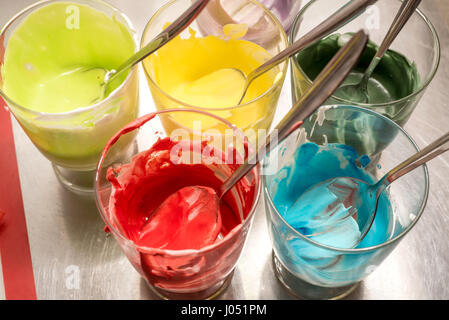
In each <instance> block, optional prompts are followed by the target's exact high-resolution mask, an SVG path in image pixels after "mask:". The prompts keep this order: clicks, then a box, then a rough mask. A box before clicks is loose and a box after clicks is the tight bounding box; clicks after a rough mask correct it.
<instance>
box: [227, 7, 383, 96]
mask: <svg viewBox="0 0 449 320" xmlns="http://www.w3.org/2000/svg"><path fill="white" fill-rule="evenodd" d="M376 1H377V0H353V1H350V2H349V3H347V4H346V5H344V6H343V7H342V8H340V9H339V10H338V11H337V12H336V13H334V14H333V15H331V16H330V17H328V18H327V19H326V20H325V21H324V22H322V23H321V24H319V25H318V26H317V27H315V28H314V29H312V30H311V31H310V32H308V33H307V34H306V35H304V36H303V37H302V38H300V39H298V40H297V41H295V43H293V44H292V45H291V46H289V47H288V48H287V49H285V50H283V51H281V52H280V53H278V54H277V55H276V56H274V57H273V58H271V59H270V60H268V61H267V62H265V63H264V64H263V65H261V66H260V67H258V68H257V69H255V70H254V71H252V72H251V73H250V74H248V76H246V75H245V73H244V72H243V71H241V70H239V69H234V68H232V69H233V70H235V71H236V72H239V73H240V74H241V76H242V77H243V79H244V81H245V84H244V86H243V92H242V96H241V98H240V100H239V102H238V105H240V104H241V103H242V101H243V99H244V98H245V95H246V93H247V91H248V88H249V86H250V85H251V83H252V82H253V81H254V80H255V79H257V78H258V77H259V76H261V75H262V74H264V73H265V72H267V71H269V70H270V69H272V68H273V67H275V66H277V65H278V64H280V63H281V62H283V61H284V60H286V59H288V58H290V57H291V56H293V55H294V54H296V53H298V52H299V51H301V50H302V49H304V48H306V47H307V46H309V45H311V44H312V43H314V42H316V41H318V40H320V39H321V38H323V37H325V36H327V35H328V34H330V33H331V32H332V31H334V30H336V29H338V28H340V27H341V26H343V25H344V24H346V23H347V22H348V21H349V20H350V18H353V17H354V16H356V15H357V14H359V13H361V12H362V11H363V10H364V9H365V8H366V7H368V6H369V5H372V4H374V3H375V2H376Z"/></svg>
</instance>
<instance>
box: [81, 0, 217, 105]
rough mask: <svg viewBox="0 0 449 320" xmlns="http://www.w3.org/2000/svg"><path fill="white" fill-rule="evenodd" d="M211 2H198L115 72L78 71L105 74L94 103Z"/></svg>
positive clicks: (96, 68) (199, 0)
mask: <svg viewBox="0 0 449 320" xmlns="http://www.w3.org/2000/svg"><path fill="white" fill-rule="evenodd" d="M209 1H210V0H198V1H196V2H195V3H194V4H193V5H191V6H190V7H189V8H188V9H187V10H186V11H185V12H184V13H183V14H182V15H181V16H180V17H179V18H178V19H176V20H175V21H174V22H173V23H172V24H170V25H169V26H168V27H167V28H166V29H164V30H163V31H162V32H161V33H160V34H159V35H157V36H156V37H155V38H154V39H153V40H151V41H150V42H149V43H148V44H147V45H146V46H145V47H143V48H142V49H140V50H139V51H138V52H137V53H135V54H134V55H133V56H131V57H130V58H129V59H128V60H126V61H125V62H124V63H123V64H122V65H121V66H119V67H118V68H117V69H114V70H107V69H105V68H100V67H95V68H92V67H82V68H79V69H78V70H77V72H95V73H96V74H97V73H98V72H104V74H105V75H104V81H103V83H101V88H100V89H101V91H100V92H101V93H100V96H99V97H98V99H94V100H93V101H92V103H95V102H98V101H101V100H103V99H104V97H105V95H106V90H107V87H108V85H109V84H110V83H111V82H112V81H113V80H114V79H116V78H117V77H118V76H119V75H121V74H122V73H123V72H125V71H127V70H129V69H130V68H132V67H133V66H135V65H136V64H137V63H139V62H140V61H142V60H143V59H145V58H146V57H148V56H149V55H150V54H152V53H153V52H155V51H156V50H158V49H160V48H161V47H162V46H164V45H165V44H166V43H167V42H169V41H170V40H172V39H173V38H175V37H176V36H177V35H178V34H180V33H181V32H182V31H183V30H184V29H185V28H186V27H188V26H189V25H190V24H191V23H192V22H193V20H195V18H196V17H197V16H198V15H199V14H200V13H201V11H202V10H203V9H204V8H205V7H206V6H207V4H208V3H209Z"/></svg>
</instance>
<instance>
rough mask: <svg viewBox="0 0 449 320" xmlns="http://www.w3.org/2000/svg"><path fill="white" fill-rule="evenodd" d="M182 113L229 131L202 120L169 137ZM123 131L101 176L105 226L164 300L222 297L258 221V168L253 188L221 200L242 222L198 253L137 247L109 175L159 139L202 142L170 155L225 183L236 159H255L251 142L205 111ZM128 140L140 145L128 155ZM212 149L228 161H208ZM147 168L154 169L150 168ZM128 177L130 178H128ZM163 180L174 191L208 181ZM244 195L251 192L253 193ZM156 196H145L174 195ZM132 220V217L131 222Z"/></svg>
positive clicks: (153, 118) (149, 120) (167, 113)
mask: <svg viewBox="0 0 449 320" xmlns="http://www.w3.org/2000/svg"><path fill="white" fill-rule="evenodd" d="M180 113H183V114H184V116H186V115H189V116H196V117H197V118H198V119H202V120H204V121H206V123H207V122H209V121H218V122H220V123H222V124H223V125H225V126H226V127H227V130H226V131H225V132H224V133H223V132H220V131H218V130H214V129H210V128H207V126H203V121H202V120H198V123H197V125H196V126H195V130H190V129H188V130H186V129H184V128H181V127H179V128H178V129H177V130H175V131H172V132H171V133H170V134H168V133H167V131H165V130H164V125H163V123H164V121H169V118H172V117H176V116H179V114H180ZM209 118H210V119H209ZM121 132H122V133H126V134H124V135H121V133H119V134H117V135H116V136H115V137H113V138H112V140H111V141H112V144H111V145H107V146H106V147H105V150H104V152H103V155H102V156H101V158H100V161H99V164H98V169H97V174H96V182H95V196H96V202H97V206H98V209H99V211H100V214H101V216H102V218H103V220H104V222H105V223H106V225H107V227H108V228H109V229H110V230H111V233H112V234H113V235H114V237H115V239H116V240H117V242H118V243H119V245H120V247H121V248H122V249H123V252H124V253H125V255H126V256H127V258H128V259H129V261H130V262H131V264H132V265H133V266H134V268H135V269H136V270H137V271H138V272H139V273H140V275H141V276H142V277H143V278H144V279H145V280H146V282H147V283H148V284H149V286H150V288H151V289H152V290H153V291H154V292H155V293H156V294H157V295H158V296H159V297H160V298H163V299H212V298H214V297H216V296H218V295H219V294H220V293H222V292H223V291H224V290H225V289H226V288H227V286H228V285H229V283H230V282H231V280H232V275H233V270H234V268H235V266H236V264H237V261H238V259H239V256H240V254H241V252H242V249H243V247H244V244H245V241H246V238H247V236H248V231H249V229H250V226H251V224H252V221H253V217H254V212H255V209H256V206H257V203H258V200H259V196H260V194H261V192H262V187H261V186H262V183H261V182H260V177H259V171H260V169H259V166H257V167H256V168H255V169H253V170H252V171H251V172H250V173H249V174H248V175H247V176H246V177H245V185H246V186H250V189H245V188H243V189H241V188H240V187H237V188H233V189H232V190H231V191H230V192H228V194H226V195H225V196H224V198H223V200H221V201H226V203H231V201H235V206H234V205H233V208H235V210H236V211H234V212H235V213H236V215H235V218H234V219H237V220H236V221H238V222H236V224H235V226H234V227H232V228H231V227H230V226H229V224H228V223H225V222H224V221H225V219H224V218H222V220H223V228H222V230H221V233H220V234H219V236H218V238H217V240H216V241H215V242H214V243H212V244H210V245H208V246H206V247H203V248H201V249H198V250H196V249H195V250H194V249H188V250H165V249H158V248H150V247H143V246H141V245H138V244H136V242H135V241H133V240H132V239H131V238H132V237H130V236H127V235H128V233H127V229H126V227H123V225H122V224H121V223H120V222H119V221H118V218H117V217H116V216H115V214H114V210H115V209H114V205H113V204H114V198H113V195H114V187H113V185H112V184H111V183H110V181H109V180H108V179H107V174H108V170H115V169H116V168H119V167H121V166H122V165H123V164H129V163H130V161H132V159H133V157H134V156H136V155H138V154H141V153H142V152H144V151H147V150H149V149H150V148H151V147H152V146H153V145H154V144H155V143H156V142H157V141H159V139H164V138H167V137H169V138H170V139H171V140H172V141H175V140H176V141H181V142H186V141H187V142H188V145H192V146H194V145H198V144H196V143H200V144H201V146H202V148H199V149H197V148H195V147H193V148H187V149H184V148H183V149H182V154H179V153H178V152H179V151H175V150H177V149H176V147H170V154H171V153H172V151H173V154H175V155H176V158H177V159H183V160H182V162H181V163H182V164H186V163H187V164H192V163H193V164H195V165H197V164H201V165H204V166H208V167H209V168H211V169H212V170H213V171H214V173H215V175H216V176H217V177H218V178H219V179H220V180H222V181H224V180H225V179H226V178H227V177H229V176H230V174H231V172H232V170H230V168H234V169H233V170H235V168H236V167H235V164H234V160H235V161H236V160H237V159H240V160H238V161H240V163H241V159H243V158H244V155H245V154H247V155H249V154H251V146H250V145H248V143H247V138H246V137H245V136H244V135H243V134H242V133H241V131H240V130H239V129H237V128H235V126H233V125H232V124H231V123H229V122H228V121H226V120H224V119H220V118H219V117H217V116H215V115H212V114H209V113H206V112H204V111H195V110H189V109H176V110H161V111H157V112H155V113H152V114H149V115H146V116H143V117H140V118H138V119H137V120H136V121H134V122H132V123H130V124H129V125H127V126H126V127H124V129H123V130H122V131H121ZM127 138H130V139H134V141H135V142H134V143H133V145H132V146H131V147H130V148H129V150H128V151H127V152H126V153H124V152H123V149H122V148H121V146H120V140H121V139H127ZM116 139H118V140H116ZM207 147H211V148H213V149H214V150H215V153H214V154H215V155H217V154H219V153H220V154H223V153H225V154H226V159H229V160H227V161H226V162H223V163H221V162H220V161H213V159H211V158H209V157H207V156H206V157H204V156H203V155H204V152H202V150H206V149H207ZM230 147H231V148H230ZM209 150H212V149H209ZM216 151H218V153H217V152H216ZM229 152H231V153H232V154H233V155H232V157H231V158H229V157H228V156H229V155H230V153H229ZM234 152H235V154H234ZM238 155H239V156H238ZM170 159H171V158H170ZM232 159H234V160H232ZM170 161H171V160H170ZM154 162H157V161H153V163H154ZM237 163H239V162H237ZM172 164H174V165H176V162H172ZM147 166H150V167H151V165H147ZM110 168H112V169H110ZM121 172H123V171H120V170H119V172H116V171H115V174H116V175H117V176H118V178H119V177H120V174H121ZM124 174H125V175H126V173H124ZM163 177H164V179H165V180H164V181H165V182H164V183H166V184H168V185H170V186H172V187H173V186H175V187H173V188H175V189H178V187H179V188H183V187H185V186H186V185H183V184H184V183H187V184H188V185H198V184H201V182H198V181H201V179H203V178H204V177H201V176H200V175H199V176H198V175H197V177H195V178H194V179H195V180H196V181H188V182H184V181H183V179H179V178H178V177H174V178H173V177H167V176H166V175H164V176H163ZM153 179H154V181H156V180H157V174H156V175H155V178H153ZM192 179H193V178H192ZM245 190H252V191H251V192H248V191H245ZM140 191H142V190H140ZM153 191H154V190H153ZM153 191H145V192H147V193H150V194H148V197H152V198H153V199H154V198H155V197H156V198H157V199H159V198H161V200H160V202H162V201H164V199H165V197H168V196H169V194H165V193H167V192H166V190H165V189H163V188H162V187H161V188H158V194H154V193H151V192H153ZM164 192H165V193H164ZM157 202H158V203H157V204H156V205H155V207H158V206H159V205H160V203H159V200H157ZM222 216H223V214H222ZM129 219H133V218H132V217H130V218H129ZM229 229H230V230H229Z"/></svg>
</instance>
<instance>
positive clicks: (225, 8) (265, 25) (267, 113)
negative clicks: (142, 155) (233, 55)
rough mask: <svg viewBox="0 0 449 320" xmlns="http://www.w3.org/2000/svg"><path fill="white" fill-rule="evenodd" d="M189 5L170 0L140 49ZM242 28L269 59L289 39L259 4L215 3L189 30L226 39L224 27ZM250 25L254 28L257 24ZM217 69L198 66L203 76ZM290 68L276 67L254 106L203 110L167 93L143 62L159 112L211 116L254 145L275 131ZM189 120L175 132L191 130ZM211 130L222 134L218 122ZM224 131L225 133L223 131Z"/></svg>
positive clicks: (149, 65) (250, 1) (243, 0)
mask: <svg viewBox="0 0 449 320" xmlns="http://www.w3.org/2000/svg"><path fill="white" fill-rule="evenodd" d="M191 3H192V1H191V0H172V1H169V2H168V3H167V4H166V5H165V6H163V7H162V8H161V9H160V10H159V11H158V12H157V13H156V14H155V15H154V16H153V17H152V18H151V19H150V21H149V22H148V24H147V26H146V28H145V30H144V32H143V37H142V41H141V46H144V45H145V44H147V43H148V41H149V40H151V39H152V38H153V37H155V36H156V35H157V34H158V33H159V32H161V30H163V28H164V26H165V25H166V24H167V23H170V22H173V21H174V20H175V19H176V18H177V17H178V16H179V15H180V14H181V13H182V12H183V11H184V10H186V9H187V8H188V7H189V6H190V5H191ZM238 23H240V24H247V25H248V28H249V29H248V32H247V33H246V35H245V36H244V37H243V38H242V39H243V40H247V41H251V42H253V43H255V44H257V45H259V46H261V47H263V48H264V49H265V50H266V51H267V52H268V53H269V54H270V55H271V56H274V55H276V54H277V53H279V52H280V51H282V50H283V49H285V48H286V47H287V45H288V39H287V38H286V34H285V32H284V30H283V28H282V25H281V24H280V23H279V21H278V20H277V19H276V18H275V16H274V15H273V14H272V13H271V12H270V11H269V10H268V9H266V8H265V7H264V6H262V5H261V4H260V3H259V2H258V1H256V0H228V1H221V0H211V1H210V2H209V4H208V5H207V6H206V8H205V9H204V11H203V12H202V13H201V14H200V15H199V16H198V17H197V19H196V20H195V21H194V22H193V23H192V24H191V25H190V28H191V29H192V30H194V31H195V32H196V37H208V36H217V37H223V36H224V34H223V27H224V26H225V25H228V24H238ZM251 23H254V25H252V24H251ZM189 36H191V35H190V34H189V31H188V30H186V31H184V33H182V34H181V38H183V37H189ZM179 54H180V58H179V59H182V52H180V53H179ZM208 59H210V60H214V57H209V58H208V57H205V59H204V61H205V62H204V63H205V64H206V63H207V62H206V61H207V60H208ZM184 60H185V59H184ZM216 60H217V59H215V61H216ZM181 61H182V60H181ZM185 63H186V64H188V63H194V62H190V61H187V62H185ZM195 63H196V62H195ZM216 63H217V64H220V65H221V66H220V67H219V68H238V69H240V70H242V71H244V72H245V73H249V71H251V70H252V68H255V67H257V66H248V65H239V66H236V65H228V64H229V63H228V62H226V61H218V62H217V61H216ZM240 64H241V63H240ZM213 67H215V66H213V65H212V66H209V65H199V66H198V69H199V70H200V71H201V70H202V68H205V69H204V70H207V68H213ZM287 67H288V61H287V62H283V63H282V64H280V65H279V66H277V67H276V68H273V69H272V70H271V71H270V72H271V73H274V74H275V75H276V77H274V79H275V80H274V83H273V85H272V86H271V87H270V88H269V89H268V90H267V91H266V92H264V93H263V94H262V95H260V96H259V97H257V98H255V99H253V100H252V101H248V102H244V103H242V104H241V105H235V106H232V107H227V108H222V107H218V106H215V105H211V106H208V107H207V108H205V107H199V106H195V105H189V104H188V103H186V102H183V101H179V100H178V99H177V98H175V97H173V96H171V95H170V94H169V93H167V92H166V89H165V90H164V88H163V87H161V83H160V82H159V80H158V79H157V77H156V75H155V73H154V70H153V69H154V67H153V66H152V62H151V59H148V58H147V59H145V60H144V62H143V69H144V71H145V75H146V78H147V80H148V85H149V88H150V90H151V93H152V96H153V99H154V102H155V105H156V108H157V109H158V110H165V109H172V108H184V109H186V108H187V109H196V110H203V111H207V112H211V113H213V114H216V115H218V116H220V117H221V118H224V119H226V120H228V121H229V122H231V123H233V124H234V125H236V126H237V127H238V128H240V129H241V130H242V131H243V132H244V134H245V135H246V136H248V137H249V138H250V139H251V141H254V137H256V136H257V132H258V130H259V129H263V130H268V129H269V128H270V126H271V123H272V121H273V117H274V115H275V111H276V107H277V103H278V99H279V95H280V92H281V89H282V85H283V82H284V79H285V75H286V71H287ZM201 72H202V71H201ZM209 72H210V71H209ZM256 81H257V80H256ZM191 120H192V119H179V121H177V122H178V123H177V124H176V125H175V126H174V127H175V128H176V127H177V126H178V125H183V126H187V127H189V126H191ZM167 125H168V124H167ZM208 125H209V126H210V127H214V126H216V127H217V128H218V129H220V128H219V126H220V123H217V122H213V123H210V124H208ZM167 129H168V130H170V127H167ZM221 129H223V127H222V128H221Z"/></svg>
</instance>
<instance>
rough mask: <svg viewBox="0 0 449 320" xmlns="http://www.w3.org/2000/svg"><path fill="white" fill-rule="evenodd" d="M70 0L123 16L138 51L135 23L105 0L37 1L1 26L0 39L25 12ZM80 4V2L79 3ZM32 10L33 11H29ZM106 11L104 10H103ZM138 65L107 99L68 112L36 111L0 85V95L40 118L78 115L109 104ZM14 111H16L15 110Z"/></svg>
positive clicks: (14, 105) (9, 104) (21, 109)
mask: <svg viewBox="0 0 449 320" xmlns="http://www.w3.org/2000/svg"><path fill="white" fill-rule="evenodd" d="M68 1H73V3H76V1H86V2H96V3H98V4H101V5H103V6H105V7H108V8H109V9H111V10H113V11H114V12H115V13H117V14H118V15H119V16H120V17H122V18H123V20H124V21H125V22H126V24H127V25H125V27H126V28H127V29H128V31H129V33H130V35H131V37H132V39H133V42H134V53H136V52H137V50H138V49H139V43H138V39H137V33H136V30H135V28H134V26H133V24H132V23H131V20H130V19H129V18H128V17H127V16H126V15H125V14H124V13H123V12H122V11H120V10H119V9H118V8H116V7H114V6H113V5H111V4H109V3H107V2H105V1H103V0H67V1H65V0H40V1H37V2H35V3H33V4H31V5H29V6H27V7H25V8H24V9H22V10H20V11H19V12H18V13H16V14H15V15H14V16H13V17H12V18H11V19H9V21H8V22H7V23H6V24H5V25H4V26H3V27H1V28H0V39H1V38H2V37H3V36H4V35H5V32H6V31H7V30H8V28H9V27H10V26H11V25H12V24H13V23H14V22H15V21H16V20H17V19H18V18H19V17H22V16H24V15H25V14H27V15H29V14H31V13H33V12H34V11H35V10H36V9H38V7H44V6H46V5H48V4H50V3H53V2H55V3H56V2H66V3H68ZM79 4H80V3H79ZM95 10H97V11H100V10H98V9H95ZM28 11H31V12H28ZM103 13H104V12H103ZM5 50H7V48H5ZM136 67H137V66H134V67H132V68H131V69H130V71H129V73H128V75H127V77H126V78H125V79H124V80H123V82H122V83H121V84H120V86H118V87H117V88H115V89H114V90H113V91H112V92H111V93H110V94H109V95H108V96H107V97H106V98H105V99H103V100H101V101H99V102H97V103H95V104H92V105H88V106H82V107H79V108H76V109H74V110H70V111H66V112H59V113H51V112H40V111H35V110H32V109H29V108H27V107H24V106H22V105H20V104H19V103H16V102H15V101H14V100H13V99H12V98H10V97H9V96H8V95H7V94H6V93H5V92H4V91H3V90H2V88H1V87H0V97H2V98H3V99H4V100H5V102H6V104H7V105H8V107H9V106H13V107H14V108H17V109H18V110H19V111H21V112H25V113H29V114H31V115H33V116H36V117H39V118H44V119H45V118H52V119H59V118H68V117H71V116H77V115H80V114H83V113H85V112H88V111H91V110H95V109H98V108H100V107H102V106H103V105H104V104H107V103H109V102H110V100H112V99H113V97H114V95H115V94H116V93H117V92H118V91H120V90H121V89H122V88H123V87H124V86H125V85H126V84H127V83H128V82H129V81H130V79H131V78H132V76H133V75H134V74H135V73H136V71H137V68H136ZM13 113H14V111H13Z"/></svg>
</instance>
